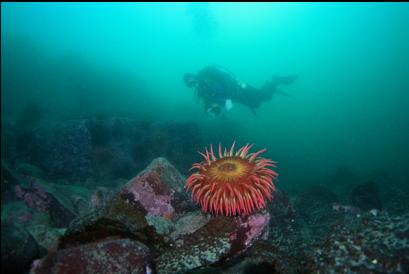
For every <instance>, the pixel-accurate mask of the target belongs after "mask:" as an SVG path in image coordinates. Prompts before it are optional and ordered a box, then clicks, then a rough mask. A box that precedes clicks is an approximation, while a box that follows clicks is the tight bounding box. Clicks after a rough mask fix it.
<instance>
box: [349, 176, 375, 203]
mask: <svg viewBox="0 0 409 274" xmlns="http://www.w3.org/2000/svg"><path fill="white" fill-rule="evenodd" d="M350 201H351V204H352V205H353V206H356V207H358V208H360V209H362V210H371V209H378V210H381V209H382V201H381V196H380V193H379V188H378V186H377V184H375V183H374V182H372V181H368V182H366V183H364V184H361V185H358V186H356V187H355V188H354V189H353V190H352V191H351V194H350Z"/></svg>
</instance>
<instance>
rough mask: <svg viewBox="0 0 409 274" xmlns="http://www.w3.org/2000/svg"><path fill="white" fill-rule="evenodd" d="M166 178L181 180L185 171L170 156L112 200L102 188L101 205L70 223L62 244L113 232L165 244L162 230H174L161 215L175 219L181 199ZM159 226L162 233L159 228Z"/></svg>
mask: <svg viewBox="0 0 409 274" xmlns="http://www.w3.org/2000/svg"><path fill="white" fill-rule="evenodd" d="M165 182H167V183H169V184H170V185H171V186H176V185H178V184H181V183H182V182H183V179H182V175H180V173H179V172H178V171H177V170H176V169H175V168H174V167H173V166H172V165H171V164H170V163H169V162H168V161H167V160H166V159H163V158H158V159H155V160H154V161H152V163H151V164H150V165H149V166H148V167H147V168H146V169H145V170H143V171H142V172H140V173H139V174H138V175H137V176H136V177H135V178H133V179H131V180H130V181H129V182H128V183H127V184H126V185H125V186H123V188H122V189H120V190H119V191H118V193H116V194H115V195H114V197H113V198H112V199H110V200H109V201H107V200H104V198H101V197H100V196H101V195H102V194H101V193H102V192H101V193H100V194H101V195H99V194H98V192H97V193H95V194H94V195H93V196H92V197H93V201H94V203H96V204H98V207H99V208H98V207H96V211H94V212H91V213H90V214H88V215H86V216H82V217H80V218H78V219H76V220H75V221H74V222H73V223H72V224H71V225H70V226H69V228H68V229H67V232H66V234H65V235H64V237H63V239H62V241H61V247H66V246H71V245H73V244H74V245H78V244H83V243H87V242H89V241H95V240H97V239H101V238H104V237H109V236H112V235H121V236H122V237H125V236H126V237H131V238H135V239H138V240H139V241H142V242H144V243H146V244H148V245H149V244H153V245H157V244H159V245H160V244H163V240H162V237H161V236H160V233H163V234H164V233H166V232H167V231H171V230H172V226H173V224H172V223H171V222H166V221H165V220H160V218H165V219H167V220H171V219H172V218H173V217H174V215H175V213H176V209H175V207H176V206H175V205H176V204H177V203H178V199H177V198H176V194H177V192H176V191H175V190H173V189H172V188H170V187H169V186H168V185H167V184H166V183H165ZM101 199H102V200H101ZM101 205H102V206H101ZM155 217H160V218H155ZM147 218H148V219H149V222H148V221H147ZM165 223H167V224H166V225H165ZM155 226H156V229H157V230H158V231H159V232H160V233H157V232H155V229H154V227H155Z"/></svg>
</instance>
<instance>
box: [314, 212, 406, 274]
mask: <svg viewBox="0 0 409 274" xmlns="http://www.w3.org/2000/svg"><path fill="white" fill-rule="evenodd" d="M408 239H409V215H408V214H406V215H403V216H400V217H393V218H392V217H389V216H388V215H387V214H382V213H380V214H379V215H378V216H374V215H373V214H371V213H370V212H367V213H363V215H362V216H360V217H359V218H358V217H352V216H351V217H349V218H348V219H346V220H345V221H344V222H343V223H342V224H339V225H337V226H335V227H334V228H333V231H332V232H331V233H328V236H327V237H325V238H324V239H323V240H322V241H321V242H320V243H318V244H317V245H316V248H314V249H312V252H311V253H312V254H311V257H312V258H313V260H314V262H315V271H311V272H320V273H408V271H409V240H408Z"/></svg>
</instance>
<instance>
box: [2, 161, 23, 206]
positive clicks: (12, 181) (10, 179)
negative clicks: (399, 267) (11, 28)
mask: <svg viewBox="0 0 409 274" xmlns="http://www.w3.org/2000/svg"><path fill="white" fill-rule="evenodd" d="M18 184H19V181H18V179H17V177H16V176H15V175H14V174H13V173H12V171H11V170H10V169H9V168H8V167H7V166H6V165H4V164H3V162H2V164H1V203H2V204H3V203H6V202H11V201H15V200H16V195H15V193H14V188H15V187H16V186H17V185H18Z"/></svg>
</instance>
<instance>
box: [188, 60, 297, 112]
mask: <svg viewBox="0 0 409 274" xmlns="http://www.w3.org/2000/svg"><path fill="white" fill-rule="evenodd" d="M190 76H191V77H192V78H194V82H195V84H194V85H192V84H189V85H188V86H189V87H192V86H194V87H195V88H196V90H197V93H198V97H199V98H202V99H203V101H204V102H205V110H206V111H208V110H212V108H213V107H214V106H217V108H215V109H218V113H214V114H216V115H219V114H220V112H221V109H224V107H225V105H226V102H227V100H231V101H232V102H237V103H240V104H243V105H245V106H247V107H249V108H250V109H251V110H252V111H253V113H255V109H256V108H258V107H259V106H260V105H261V103H262V102H265V101H269V100H271V98H272V96H273V94H274V93H275V92H280V91H279V90H278V89H277V86H278V85H281V84H284V85H285V84H290V83H292V82H293V81H294V80H295V76H288V77H273V78H272V80H271V81H269V82H266V83H265V84H264V86H263V88H261V89H257V88H255V87H253V86H250V85H242V84H240V83H239V82H238V81H237V80H236V79H234V78H233V77H232V76H231V75H230V74H229V73H227V72H225V71H222V70H220V69H218V68H216V67H211V66H209V67H205V68H204V69H202V70H200V71H199V72H198V73H197V75H196V76H193V75H190ZM185 82H186V75H185ZM281 93H282V92H281ZM212 111H213V110H212ZM219 111H220V112H219Z"/></svg>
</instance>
